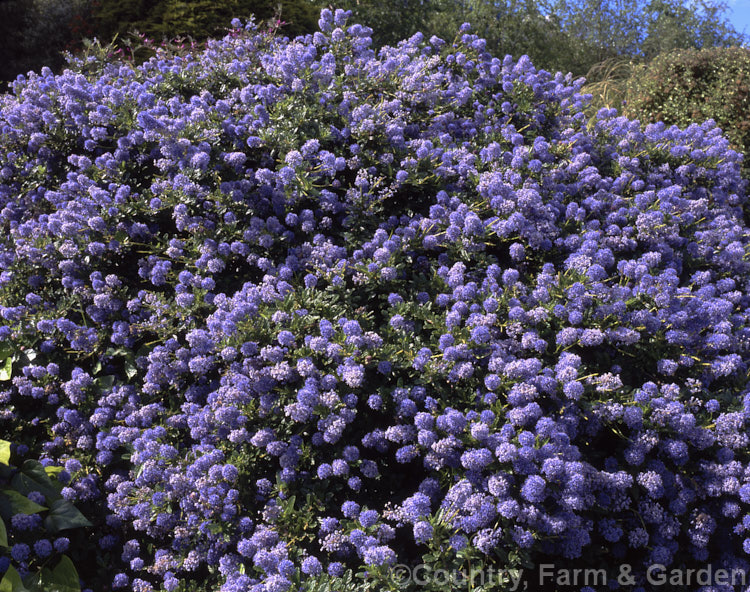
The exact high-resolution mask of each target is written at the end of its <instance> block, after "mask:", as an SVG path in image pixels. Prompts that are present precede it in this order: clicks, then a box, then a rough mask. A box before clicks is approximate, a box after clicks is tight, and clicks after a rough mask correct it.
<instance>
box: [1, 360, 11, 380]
mask: <svg viewBox="0 0 750 592" xmlns="http://www.w3.org/2000/svg"><path fill="white" fill-rule="evenodd" d="M11 376H13V358H11V357H7V358H5V359H4V360H0V380H10V378H11Z"/></svg>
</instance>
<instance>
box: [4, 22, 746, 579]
mask: <svg viewBox="0 0 750 592" xmlns="http://www.w3.org/2000/svg"><path fill="white" fill-rule="evenodd" d="M346 18H347V14H346V13H345V12H343V11H336V12H335V13H332V12H331V11H329V10H324V11H323V12H322V13H321V20H320V31H319V32H317V33H315V34H314V35H310V36H307V37H302V38H297V39H296V40H292V41H290V40H287V39H279V38H276V37H274V36H271V35H265V34H261V33H258V32H257V31H255V30H254V29H253V27H252V26H250V25H248V26H247V27H245V28H242V27H241V25H240V24H239V23H237V22H235V23H234V27H235V28H234V29H233V31H232V32H231V34H229V35H228V36H227V37H225V38H224V39H222V40H220V41H212V42H209V43H208V44H207V47H206V48H205V50H203V51H202V52H200V53H196V54H187V55H183V56H175V57H170V55H168V53H166V52H161V53H159V55H157V56H156V57H154V58H152V59H151V60H149V61H147V62H146V63H144V64H143V65H141V66H139V67H134V66H133V65H132V64H129V63H121V62H97V61H96V60H95V59H93V58H92V59H88V60H79V61H77V62H74V63H72V64H71V68H70V69H69V70H67V71H66V72H64V73H63V74H61V75H59V76H54V75H52V73H51V72H50V71H48V70H43V71H42V72H41V74H39V75H36V74H34V75H30V76H29V77H28V78H27V79H21V80H19V81H17V82H16V83H15V84H14V87H13V89H14V95H13V96H6V97H4V98H3V102H2V116H1V119H0V121H1V123H0V127H1V133H2V140H1V146H2V159H1V162H2V163H3V164H2V168H1V169H0V179H1V182H2V184H1V185H0V224H1V225H2V226H1V227H0V228H1V229H2V234H1V236H2V238H1V239H0V269H1V270H2V271H0V302H2V303H3V304H2V308H0V315H1V316H2V319H3V325H2V326H1V327H0V340H2V343H3V344H5V345H6V346H7V347H6V349H5V350H4V351H6V354H5V356H6V362H5V364H4V365H3V366H2V368H4V369H5V370H6V371H7V373H8V374H9V378H10V380H9V381H5V382H2V383H0V385H2V387H1V388H2V390H0V397H2V415H1V416H0V417H1V420H2V426H3V430H4V431H5V432H8V433H12V436H13V437H8V438H7V439H9V440H13V441H14V442H17V443H18V444H20V445H21V446H23V447H25V448H24V450H26V451H28V452H27V453H28V455H29V456H30V457H31V458H39V460H40V463H41V465H42V466H54V465H59V466H63V467H64V469H65V470H64V472H63V473H61V474H60V475H59V477H60V478H62V479H63V480H64V481H65V486H64V487H63V488H62V490H61V495H62V497H63V498H64V499H65V500H68V501H70V502H71V503H75V504H77V505H78V507H79V508H81V509H83V510H84V513H85V516H86V519H87V520H88V521H89V522H90V523H91V524H92V525H93V526H92V527H91V528H89V529H88V531H87V532H88V533H89V538H88V539H86V538H82V539H81V540H80V541H78V545H71V549H70V550H69V551H68V552H67V553H68V555H69V556H70V557H71V559H72V560H73V563H75V565H76V567H77V568H78V572H79V574H80V576H81V578H82V579H83V581H84V583H85V585H88V586H90V587H91V588H92V589H94V590H109V589H127V590H135V591H138V592H143V591H147V590H168V591H171V590H183V591H187V590H190V591H197V590H205V591H208V590H222V591H224V592H239V591H245V590H252V591H253V592H261V591H262V592H280V591H284V590H297V589H304V590H370V589H372V590H383V589H389V588H395V586H396V585H397V582H395V581H394V572H393V570H391V569H390V568H391V567H392V566H393V565H394V564H395V563H405V564H407V565H415V564H417V563H422V562H424V563H428V564H431V565H433V566H435V567H442V568H445V569H457V568H460V567H461V566H464V565H467V564H471V565H478V564H481V565H486V566H493V565H497V566H502V567H504V568H509V567H514V568H521V567H523V566H526V565H534V564H538V563H540V562H544V561H547V562H549V561H550V559H551V558H552V559H555V558H556V559H561V558H562V559H565V560H566V562H568V563H569V564H571V565H576V564H577V562H579V563H580V564H581V565H585V566H587V567H592V566H599V567H603V568H604V569H614V563H615V562H617V563H620V562H626V561H627V562H629V563H630V564H632V565H634V566H635V568H634V574H636V575H637V577H642V576H643V573H644V570H645V569H646V567H647V566H648V565H650V564H652V563H660V564H664V565H667V566H688V567H691V566H693V567H694V566H703V565H705V563H706V562H709V561H710V562H713V563H715V564H717V565H719V564H720V565H722V566H729V567H737V568H743V569H744V568H747V567H748V562H747V560H746V559H745V556H746V550H747V551H750V538H748V535H747V534H746V533H747V530H748V529H750V519H748V507H747V506H748V502H749V501H750V459H749V458H748V426H747V422H748V413H749V412H750V396H749V395H750V390H749V389H748V367H747V359H748V344H749V343H750V340H749V337H750V330H749V329H748V307H749V305H750V301H749V299H748V296H747V294H748V289H749V288H750V286H748V285H747V278H748V228H747V226H746V224H745V223H744V221H743V205H744V204H745V196H744V189H743V181H742V180H741V179H740V176H739V166H740V161H741V157H740V155H738V154H737V153H736V152H734V151H732V150H730V149H729V148H728V144H727V141H726V139H725V138H724V137H723V136H722V135H721V133H720V132H719V131H718V130H717V129H716V128H715V127H714V126H713V124H712V123H706V124H702V125H700V126H699V125H692V126H690V127H688V128H687V129H685V130H680V129H677V128H675V127H672V128H668V127H666V126H664V125H662V124H655V125H650V126H647V127H646V128H645V130H644V129H641V128H640V127H639V125H638V124H637V123H633V122H631V121H629V120H627V119H625V118H622V117H617V115H616V113H615V112H614V111H607V110H603V111H601V112H600V113H599V115H598V118H597V121H596V122H595V123H594V124H592V125H591V126H589V125H588V124H587V116H586V115H585V113H584V112H583V111H582V109H583V108H584V107H585V105H586V100H587V97H585V96H582V95H581V94H579V92H578V91H579V90H580V86H581V84H582V81H573V80H572V79H571V78H570V77H564V76H562V75H560V74H557V75H555V76H552V75H550V74H548V73H546V72H543V71H537V70H536V69H534V67H533V66H532V64H531V63H530V62H529V61H528V59H525V58H521V60H519V61H518V62H513V61H512V60H511V59H510V58H509V57H508V58H506V59H504V60H500V59H497V58H493V57H491V56H489V55H488V54H487V53H485V52H484V43H483V41H482V40H481V39H478V38H477V37H476V36H474V35H471V34H470V33H469V32H468V31H467V30H466V29H465V28H464V29H463V30H462V31H461V32H460V34H459V36H458V37H457V39H456V40H455V42H453V43H450V42H445V41H443V40H440V39H438V38H435V37H433V38H431V39H430V40H428V41H425V40H423V39H422V37H421V36H420V35H415V36H414V37H412V38H411V39H409V40H407V41H404V42H402V43H400V44H399V45H398V46H397V47H387V48H384V49H382V50H381V51H380V52H379V53H378V54H377V55H375V54H374V53H373V52H372V51H371V50H370V49H369V45H370V37H369V35H370V31H369V30H368V29H367V28H365V27H361V26H358V25H352V26H348V25H347V24H346ZM8 360H9V361H8ZM20 428H22V429H20ZM13 430H15V431H13ZM21 460H22V458H19V462H21ZM29 495H32V494H31V493H30V494H29ZM22 522H24V520H23V519H14V518H11V520H10V521H9V526H8V540H9V544H10V547H9V548H6V549H5V550H4V551H5V552H6V554H7V555H8V557H9V558H10V563H11V564H12V565H13V567H14V569H15V570H16V571H17V572H18V574H20V576H21V577H26V574H27V573H28V572H30V571H32V570H33V569H36V567H37V566H39V565H42V564H44V563H45V562H46V561H49V560H50V557H51V558H52V560H53V561H57V557H58V554H57V552H50V554H48V555H44V554H43V553H40V552H39V550H37V549H36V547H34V548H33V549H32V548H28V549H24V551H25V552H24V553H21V552H20V551H17V549H18V547H17V544H16V543H14V541H17V540H20V539H22V538H24V537H28V532H27V531H28V530H31V529H33V528H37V526H36V525H34V524H32V525H27V524H26V522H28V521H26V522H24V523H23V524H21V523H22ZM27 526H28V528H26V527H27ZM24 528H26V530H24ZM86 545H88V546H86ZM45 550H46V551H48V549H45ZM92 557H96V558H97V561H93V560H92ZM7 564H8V560H6V565H7ZM612 581H613V582H614V579H613V580H612ZM428 589H429V586H428ZM435 589H444V587H443V588H439V587H436V588H435ZM641 589H643V588H641Z"/></svg>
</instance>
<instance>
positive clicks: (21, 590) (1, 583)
mask: <svg viewBox="0 0 750 592" xmlns="http://www.w3.org/2000/svg"><path fill="white" fill-rule="evenodd" d="M0 592H29V590H28V589H27V588H26V586H24V584H23V580H21V576H20V575H18V572H17V571H16V570H15V568H14V567H13V566H12V565H11V566H9V567H8V571H6V572H5V575H4V576H3V579H2V580H0Z"/></svg>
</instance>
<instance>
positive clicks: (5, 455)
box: [0, 440, 10, 465]
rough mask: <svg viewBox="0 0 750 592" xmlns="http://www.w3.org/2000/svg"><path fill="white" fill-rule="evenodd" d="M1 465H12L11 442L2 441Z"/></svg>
mask: <svg viewBox="0 0 750 592" xmlns="http://www.w3.org/2000/svg"><path fill="white" fill-rule="evenodd" d="M0 463H2V464H4V465H7V464H9V463H10V442H8V441H7V440H0Z"/></svg>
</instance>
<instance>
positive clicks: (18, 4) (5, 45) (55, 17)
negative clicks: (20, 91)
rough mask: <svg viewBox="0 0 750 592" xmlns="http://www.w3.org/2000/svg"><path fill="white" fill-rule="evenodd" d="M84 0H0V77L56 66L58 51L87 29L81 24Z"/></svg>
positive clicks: (87, 32)
mask: <svg viewBox="0 0 750 592" xmlns="http://www.w3.org/2000/svg"><path fill="white" fill-rule="evenodd" d="M88 4H89V2H88V0H0V80H2V81H11V80H14V79H15V78H16V76H18V74H25V73H26V72H28V71H29V70H36V71H38V70H40V69H41V68H42V66H49V67H51V68H53V69H56V68H58V67H59V66H61V65H62V64H63V63H64V59H63V57H62V51H63V50H65V49H71V48H73V47H74V46H75V43H76V41H77V40H80V38H81V37H82V36H84V35H90V34H91V31H90V30H88V29H86V28H85V27H83V28H82V25H83V18H82V17H83V15H84V14H85V13H86V11H87V10H88Z"/></svg>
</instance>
